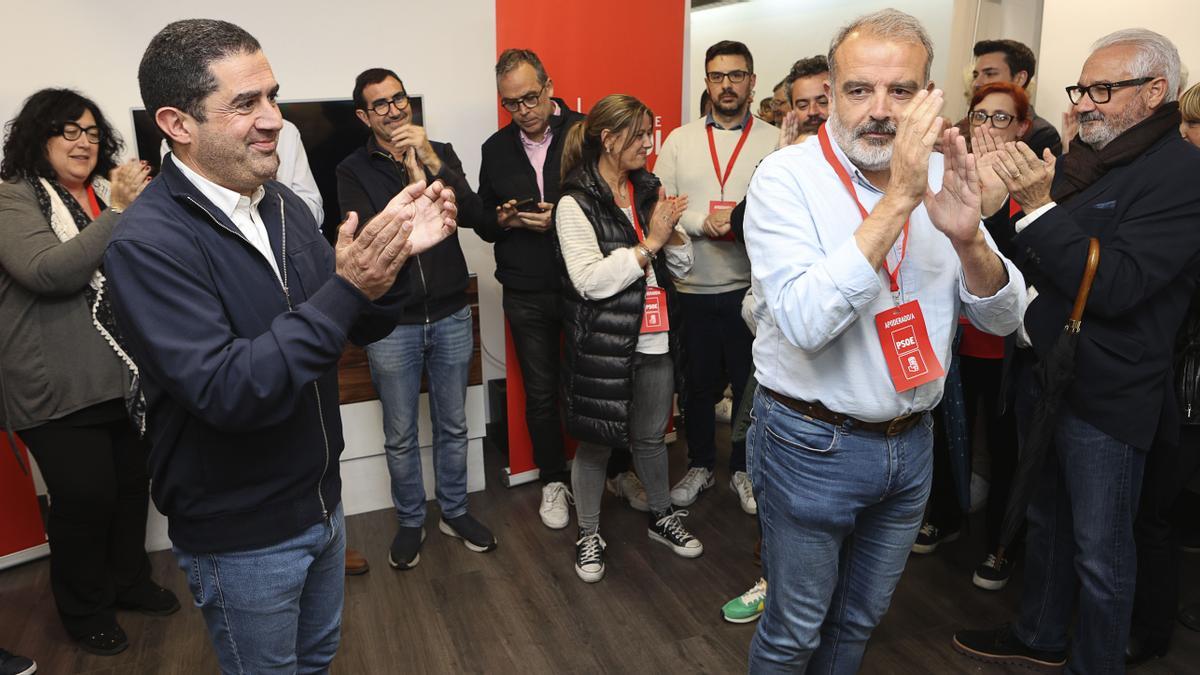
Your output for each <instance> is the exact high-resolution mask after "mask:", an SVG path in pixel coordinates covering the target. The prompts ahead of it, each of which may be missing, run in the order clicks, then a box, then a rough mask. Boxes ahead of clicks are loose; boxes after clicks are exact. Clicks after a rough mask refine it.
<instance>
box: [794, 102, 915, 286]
mask: <svg viewBox="0 0 1200 675" xmlns="http://www.w3.org/2000/svg"><path fill="white" fill-rule="evenodd" d="M825 127H826V125H824V124H822V125H821V128H820V129H819V130H818V131H817V137H818V138H820V140H821V152H823V153H825V161H827V162H829V166H832V167H833V170H834V172H835V173H837V176H838V178H839V179H841V181H842V185H845V186H846V191H847V192H849V193H850V197H851V198H852V199H854V203H855V205H857V206H858V212H859V213H861V214H862V217H863V220H866V219H867V216H868V215H870V214H868V213H867V210H866V209H865V208H863V205H862V202H860V201H858V193H856V192H855V191H854V183H853V182H851V180H850V174H849V173H846V167H844V166H842V163H841V162H840V161H838V158H837V155H835V154H833V146H832V145H830V144H829V134H828V133H827V132H826V131H825ZM909 222H911V221H910V220H909V219H905V221H904V243H902V244H901V245H900V259H899V260H897V261H896V269H894V270H889V269H888V268H887V261H886V260H884V261H883V269H884V271H885V272H887V275H888V278H890V279H891V280H892V292H893V293H896V292H898V291H899V290H900V265H902V264H904V256H906V255H908V224H909Z"/></svg>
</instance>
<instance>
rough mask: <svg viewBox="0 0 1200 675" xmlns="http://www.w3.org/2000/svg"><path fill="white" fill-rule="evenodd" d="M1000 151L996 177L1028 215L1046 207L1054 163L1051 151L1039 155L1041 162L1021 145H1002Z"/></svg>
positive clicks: (1028, 149)
mask: <svg viewBox="0 0 1200 675" xmlns="http://www.w3.org/2000/svg"><path fill="white" fill-rule="evenodd" d="M1001 150H1002V151H1001V152H1000V153H998V154H997V156H998V158H999V160H1000V161H999V163H998V165H997V166H996V174H997V175H998V176H1000V180H1002V181H1004V186H1005V187H1006V188H1007V189H1008V192H1009V194H1011V195H1012V196H1013V199H1015V200H1017V203H1018V204H1020V205H1021V208H1022V209H1023V210H1024V211H1025V212H1026V213H1030V212H1033V211H1035V210H1037V209H1039V208H1041V207H1042V206H1045V205H1046V204H1049V203H1050V202H1051V201H1052V200H1051V197H1050V186H1051V184H1052V183H1053V182H1054V165H1055V163H1056V162H1057V160H1056V159H1055V157H1054V153H1052V152H1050V148H1046V149H1045V150H1044V151H1043V152H1042V159H1038V156H1037V155H1036V154H1035V153H1034V152H1033V150H1031V149H1030V148H1029V146H1028V145H1025V143H1024V142H1017V143H1005V144H1004V146H1003V147H1002V149H1001Z"/></svg>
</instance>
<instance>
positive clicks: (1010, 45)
mask: <svg viewBox="0 0 1200 675" xmlns="http://www.w3.org/2000/svg"><path fill="white" fill-rule="evenodd" d="M996 52H1000V53H1001V54H1003V55H1004V62H1005V63H1006V64H1008V70H1009V71H1010V72H1011V73H1012V74H1013V75H1016V74H1017V73H1019V72H1021V71H1022V70H1023V71H1025V73H1026V75H1027V76H1028V77H1027V78H1026V79H1025V85H1024V86H1026V87H1028V86H1029V81H1030V80H1032V79H1033V69H1034V68H1035V67H1037V57H1035V56H1034V55H1033V50H1032V49H1030V48H1029V47H1026V46H1025V45H1023V44H1021V43H1020V42H1017V41H1016V40H980V41H979V42H976V43H975V58H979V57H980V56H983V55H984V54H994V53H996Z"/></svg>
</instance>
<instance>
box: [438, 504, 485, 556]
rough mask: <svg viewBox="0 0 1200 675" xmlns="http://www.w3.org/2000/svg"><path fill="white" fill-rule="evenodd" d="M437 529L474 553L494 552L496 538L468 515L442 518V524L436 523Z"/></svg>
mask: <svg viewBox="0 0 1200 675" xmlns="http://www.w3.org/2000/svg"><path fill="white" fill-rule="evenodd" d="M438 529H439V530H441V531H442V534H448V535H450V536H451V537H457V538H459V539H462V541H463V546H466V547H467V548H468V549H470V550H472V551H474V552H476V553H487V552H488V551H494V550H496V537H495V536H493V535H492V531H491V530H489V529H487V527H486V526H485V525H484V524H483V523H481V522H479V521H478V520H475V519H474V518H472V517H471V514H469V513H464V514H462V515H461V516H459V517H457V518H450V519H446V518H442V522H440V523H438Z"/></svg>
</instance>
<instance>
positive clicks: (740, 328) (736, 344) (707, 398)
mask: <svg viewBox="0 0 1200 675" xmlns="http://www.w3.org/2000/svg"><path fill="white" fill-rule="evenodd" d="M745 296H746V289H744V288H743V289H741V290H736V291H729V292H727V293H715V294H711V295H700V294H698V293H680V294H679V296H678V297H679V301H680V306H681V307H682V309H683V314H684V321H685V324H686V330H684V340H686V342H685V345H686V347H687V351H688V367H687V368H688V370H687V400H686V401H685V403H684V411H683V414H684V418H685V420H686V421H687V442H688V455H689V462H688V465H689V466H690V467H701V468H705V469H710V470H711V469H712V468H713V467H714V466H715V465H716V462H717V445H716V442H715V441H714V438H713V436H714V434H715V433H716V426H717V422H716V413H715V411H714V410H713V407H714V406H716V404H717V402H718V401H720V400H721V398H722V397H723V396H724V394H725V387H726V386H727V385H729V386H731V387H732V389H733V409H734V410H737V409H738V408H739V407H740V406H741V404H742V395H743V392H744V391H745V389H746V379H747V378H749V377H750V370H751V367H752V364H753V355H752V353H751V352H752V349H753V345H754V336H753V335H752V334H751V333H750V329H749V328H747V327H746V322H745V321H742V298H744V297H745ZM745 470H746V443H745V441H739V442H736V443H732V451H731V452H730V453H729V471H730V472H731V473H732V472H735V471H745Z"/></svg>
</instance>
